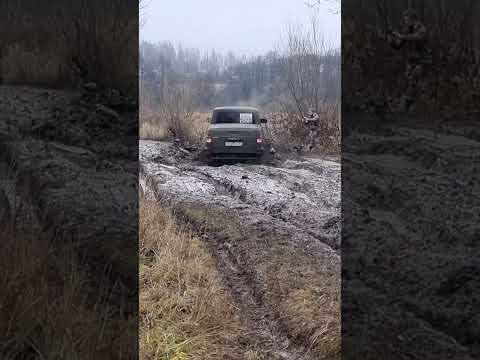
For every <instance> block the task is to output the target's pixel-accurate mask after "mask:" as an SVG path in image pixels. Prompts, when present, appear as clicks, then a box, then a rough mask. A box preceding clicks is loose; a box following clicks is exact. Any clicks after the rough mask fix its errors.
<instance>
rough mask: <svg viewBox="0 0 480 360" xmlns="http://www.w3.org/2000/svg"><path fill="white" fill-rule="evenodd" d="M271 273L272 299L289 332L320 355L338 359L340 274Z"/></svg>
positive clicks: (307, 271)
mask: <svg viewBox="0 0 480 360" xmlns="http://www.w3.org/2000/svg"><path fill="white" fill-rule="evenodd" d="M299 270H303V271H302V272H303V273H304V275H303V276H298V273H297V274H292V272H291V271H279V272H275V273H272V274H271V278H270V283H271V284H270V288H271V289H272V291H271V292H270V297H271V302H272V304H273V307H274V309H275V311H276V312H277V313H278V314H279V316H280V318H281V320H282V322H283V324H284V325H285V326H286V328H287V331H288V333H289V334H290V335H291V336H292V337H293V338H299V339H302V340H303V341H306V344H307V346H308V347H309V348H311V349H312V351H313V352H314V353H315V354H317V355H318V356H320V357H321V358H324V357H325V358H328V359H340V347H341V342H340V339H341V338H340V322H341V316H340V302H341V299H340V274H328V273H325V274H322V276H318V274H317V275H315V274H309V269H308V268H305V269H299Z"/></svg>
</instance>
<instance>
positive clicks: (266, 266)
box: [180, 205, 341, 359]
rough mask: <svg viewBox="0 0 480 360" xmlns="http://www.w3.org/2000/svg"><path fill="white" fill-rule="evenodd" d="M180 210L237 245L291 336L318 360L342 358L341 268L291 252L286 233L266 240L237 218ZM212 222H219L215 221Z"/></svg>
mask: <svg viewBox="0 0 480 360" xmlns="http://www.w3.org/2000/svg"><path fill="white" fill-rule="evenodd" d="M180 212H181V213H182V214H183V215H184V216H185V217H186V219H188V220H189V221H191V222H192V223H194V224H195V225H196V226H197V227H198V226H203V227H204V229H205V231H207V232H208V233H209V234H216V235H215V236H216V237H217V238H219V239H223V240H221V241H227V242H229V243H230V244H235V246H236V247H237V248H236V249H235V252H236V254H237V256H239V257H240V258H242V260H241V261H242V263H244V264H245V266H246V267H247V268H246V269H245V271H246V272H247V273H252V274H254V278H253V279H252V281H254V282H255V281H259V283H258V284H256V285H254V286H257V287H258V288H259V289H262V301H263V302H264V303H265V304H266V305H267V306H268V307H270V308H271V309H272V312H273V315H274V316H275V317H276V318H277V319H278V320H279V321H280V322H281V324H282V326H283V327H284V329H285V331H286V333H287V334H289V337H290V338H292V339H296V341H297V342H299V343H303V344H304V346H305V347H306V348H308V349H311V352H312V353H313V354H315V355H316V356H318V358H326V359H340V347H341V341H340V340H341V338H340V322H341V316H340V302H341V298H340V267H339V263H338V262H335V261H334V260H333V259H329V258H326V259H323V260H321V263H322V265H321V266H320V268H319V266H318V263H317V261H318V259H316V258H315V256H314V255H308V254H306V253H305V252H303V251H300V250H299V249H296V248H292V247H291V245H289V244H288V243H287V242H286V239H284V238H282V235H281V234H277V233H275V231H272V232H271V233H269V234H268V236H267V237H261V236H259V234H257V233H255V231H253V230H251V229H248V228H245V227H244V226H243V225H242V224H241V222H239V221H237V220H235V219H234V218H233V217H231V216H228V215H227V214H224V213H222V212H221V211H216V210H213V209H209V210H206V209H204V208H195V207H194V206H193V205H191V206H189V207H188V208H184V209H180ZM212 219H215V220H214V221H212Z"/></svg>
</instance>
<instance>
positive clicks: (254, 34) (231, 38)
mask: <svg viewBox="0 0 480 360" xmlns="http://www.w3.org/2000/svg"><path fill="white" fill-rule="evenodd" d="M305 2H306V0H243V1H242V0H150V4H149V6H148V9H147V18H148V19H147V23H146V24H145V26H144V27H143V28H142V29H140V40H148V41H152V42H157V41H166V40H168V41H171V42H172V43H174V44H175V45H177V44H178V43H181V44H182V46H184V47H194V48H199V49H200V50H210V49H212V48H214V49H215V50H218V51H221V52H223V53H226V52H227V51H229V50H232V51H233V52H235V54H237V55H243V54H245V55H257V54H264V53H266V52H267V51H269V50H273V48H274V45H275V43H276V42H277V41H278V39H279V35H280V34H281V32H282V29H283V28H284V27H285V25H286V24H298V23H306V22H308V21H309V20H308V19H309V16H310V14H311V13H312V9H310V8H309V7H308V6H306V5H305ZM317 11H318V13H319V14H318V15H319V20H320V24H321V28H322V30H323V31H324V34H325V36H326V37H327V38H328V39H331V41H332V42H333V44H334V45H335V46H338V47H339V46H340V32H341V31H340V16H339V15H334V14H332V13H331V12H330V11H329V10H328V8H327V7H326V6H321V7H319V8H318V10H317Z"/></svg>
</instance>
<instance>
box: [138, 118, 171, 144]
mask: <svg viewBox="0 0 480 360" xmlns="http://www.w3.org/2000/svg"><path fill="white" fill-rule="evenodd" d="M139 131H140V139H142V140H163V139H165V138H166V137H167V132H166V129H165V128H163V127H161V126H158V125H154V124H152V123H150V122H144V123H142V124H140V130H139Z"/></svg>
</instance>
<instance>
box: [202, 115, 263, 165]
mask: <svg viewBox="0 0 480 360" xmlns="http://www.w3.org/2000/svg"><path fill="white" fill-rule="evenodd" d="M266 122H267V120H266V119H264V118H261V117H260V115H259V113H258V110H257V109H256V108H253V107H218V108H215V109H214V110H213V113H212V117H211V120H210V126H209V128H208V133H207V140H206V149H205V150H206V157H207V159H208V160H216V161H218V160H239V159H250V160H260V159H261V158H262V156H263V155H264V153H265V149H266V145H265V137H264V133H263V130H262V127H261V124H263V123H266Z"/></svg>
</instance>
